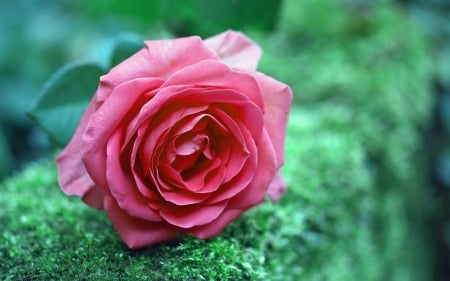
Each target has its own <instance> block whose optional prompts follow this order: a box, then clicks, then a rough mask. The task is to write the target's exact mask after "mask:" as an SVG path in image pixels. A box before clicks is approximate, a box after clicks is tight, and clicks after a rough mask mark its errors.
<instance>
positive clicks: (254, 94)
mask: <svg viewBox="0 0 450 281" xmlns="http://www.w3.org/2000/svg"><path fill="white" fill-rule="evenodd" d="M178 85H196V86H208V87H214V88H220V89H226V90H227V91H233V90H234V91H236V92H238V93H240V94H242V95H245V96H247V98H248V99H250V100H251V101H252V102H253V103H255V104H256V105H257V106H258V107H259V108H260V109H261V110H263V109H264V102H263V99H262V95H261V91H260V88H259V86H258V84H257V83H256V81H255V79H254V78H253V76H252V75H250V74H247V73H245V72H241V71H236V70H233V69H231V68H229V67H228V66H226V65H225V64H223V63H221V62H219V61H216V60H204V61H201V62H198V63H196V64H193V65H191V66H187V67H185V68H183V69H180V70H179V71H177V72H175V73H173V74H172V75H171V76H169V77H168V78H167V80H166V81H165V83H164V84H163V85H162V86H161V87H162V88H164V89H166V88H168V87H170V86H178ZM217 94H220V93H217ZM214 98H219V97H218V96H215V97H214ZM193 100H195V101H197V100H196V99H193Z"/></svg>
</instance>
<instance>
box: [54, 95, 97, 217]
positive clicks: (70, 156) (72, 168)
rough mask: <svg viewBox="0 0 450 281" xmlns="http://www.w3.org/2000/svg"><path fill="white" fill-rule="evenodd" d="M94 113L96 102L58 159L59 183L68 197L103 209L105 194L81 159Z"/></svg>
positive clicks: (88, 110) (92, 103) (91, 104)
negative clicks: (90, 175) (86, 134)
mask: <svg viewBox="0 0 450 281" xmlns="http://www.w3.org/2000/svg"><path fill="white" fill-rule="evenodd" d="M93 112H94V102H91V103H90V105H89V107H88V108H87V110H86V111H85V113H84V115H83V117H82V118H81V121H80V124H79V125H78V128H77V130H76V131H75V134H74V135H73V137H72V139H71V140H70V142H69V144H68V145H67V146H66V147H65V148H64V150H63V151H62V152H61V153H60V154H59V155H58V157H57V158H56V163H57V166H58V181H59V185H60V186H61V188H62V190H63V191H64V192H65V193H66V194H67V195H79V196H81V197H82V198H83V201H84V202H85V203H86V204H88V205H89V206H91V207H92V208H95V209H98V210H101V209H103V192H102V191H101V190H100V189H99V188H98V187H97V186H96V185H95V183H94V182H93V181H92V179H91V178H90V177H89V175H88V173H87V172H86V169H85V167H84V165H83V162H82V159H81V153H80V152H81V146H82V144H81V135H82V134H83V131H84V129H85V128H86V126H87V123H88V120H89V118H90V116H91V115H92V113H93Z"/></svg>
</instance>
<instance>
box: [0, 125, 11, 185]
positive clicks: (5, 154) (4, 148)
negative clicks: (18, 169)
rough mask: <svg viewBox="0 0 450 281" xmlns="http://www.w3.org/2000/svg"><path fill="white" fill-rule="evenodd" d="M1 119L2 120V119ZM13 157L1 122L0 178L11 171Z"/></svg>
mask: <svg viewBox="0 0 450 281" xmlns="http://www.w3.org/2000/svg"><path fill="white" fill-rule="evenodd" d="M0 121H1V120H0ZM12 164H13V159H12V155H11V150H10V148H9V144H8V139H7V138H6V136H5V132H4V129H3V128H2V124H1V122H0V179H1V178H2V177H3V176H5V175H7V174H8V173H9V172H11V170H12V167H13V165H12Z"/></svg>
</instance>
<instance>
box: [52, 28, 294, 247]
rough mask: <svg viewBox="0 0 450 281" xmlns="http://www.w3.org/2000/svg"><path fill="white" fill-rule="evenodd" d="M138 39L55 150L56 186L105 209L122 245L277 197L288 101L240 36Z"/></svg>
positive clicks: (213, 223) (203, 226) (197, 231)
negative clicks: (61, 147)
mask: <svg viewBox="0 0 450 281" xmlns="http://www.w3.org/2000/svg"><path fill="white" fill-rule="evenodd" d="M145 43H146V47H145V48H144V49H142V50H140V51H139V52H137V53H136V54H134V55H133V56H132V57H130V58H129V59H127V60H125V61H124V62H122V63H121V64H119V65H117V66H116V67H114V68H113V69H111V71H110V72H109V73H108V74H106V75H104V76H102V77H101V78H100V84H99V86H98V89H97V92H96V93H95V95H94V97H93V99H92V101H91V103H90V105H89V107H88V109H87V110H86V112H85V113H84V115H83V117H82V119H81V122H80V124H79V127H78V129H77V130H76V132H75V134H74V136H73V138H72V140H71V141H70V143H69V144H68V145H67V147H66V148H65V149H64V150H63V151H62V152H61V154H60V155H59V156H58V158H57V164H58V170H59V182H60V185H61V187H62V189H63V191H64V192H65V193H66V194H69V195H73V194H76V195H79V196H81V197H82V199H83V201H84V202H85V203H86V204H88V205H89V206H91V207H93V208H95V209H99V210H102V209H104V210H106V213H107V214H108V217H109V219H110V220H111V222H112V224H113V226H114V227H115V228H116V230H117V231H118V233H119V234H120V236H121V237H122V239H123V240H124V241H125V243H126V244H127V245H128V246H129V247H130V248H140V247H144V246H147V245H151V244H154V243H158V242H161V241H165V240H170V239H173V238H176V237H177V236H178V234H179V233H180V232H182V233H190V234H192V235H194V236H196V237H199V238H209V237H212V236H215V235H217V234H218V233H219V232H220V231H221V230H222V229H223V228H224V227H225V226H226V225H228V224H229V223H230V222H232V221H233V220H234V219H236V218H237V217H238V216H240V215H241V214H242V213H243V212H244V211H246V210H247V209H249V208H250V207H252V206H255V205H257V204H259V203H261V202H262V201H264V196H265V195H266V194H268V195H269V196H270V197H271V198H272V199H273V200H277V199H278V198H279V197H280V195H281V194H282V193H283V192H284V190H285V186H284V183H283V181H282V179H281V176H280V172H279V169H280V167H281V165H282V164H283V161H284V141H285V134H286V122H287V116H288V112H289V108H290V105H291V101H292V92H291V90H290V88H289V87H288V86H286V85H285V84H283V83H280V82H278V81H276V80H274V79H272V78H270V77H268V76H265V75H264V74H262V73H259V72H257V71H256V66H257V64H258V60H259V57H260V55H261V50H260V48H259V47H258V46H257V45H255V44H254V43H253V42H251V41H250V40H249V39H248V38H247V37H246V36H245V35H243V34H242V33H239V32H234V31H227V32H224V33H222V34H219V35H216V36H214V37H211V38H209V39H206V40H204V41H202V40H201V39H200V38H199V37H196V36H194V37H186V38H179V39H173V40H161V41H147V42H145Z"/></svg>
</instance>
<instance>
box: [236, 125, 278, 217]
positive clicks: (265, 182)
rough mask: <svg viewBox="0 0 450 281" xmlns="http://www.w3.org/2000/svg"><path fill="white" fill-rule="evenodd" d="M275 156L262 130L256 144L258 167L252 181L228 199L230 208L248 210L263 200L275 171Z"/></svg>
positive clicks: (268, 139) (266, 134)
mask: <svg viewBox="0 0 450 281" xmlns="http://www.w3.org/2000/svg"><path fill="white" fill-rule="evenodd" d="M276 162H277V160H276V155H275V151H274V149H273V145H272V143H271V141H270V138H269V135H268V133H267V131H266V130H264V132H263V134H262V136H261V140H260V142H259V143H258V167H257V169H256V172H255V175H254V177H253V181H252V182H251V183H250V184H249V185H248V186H247V187H246V188H245V189H244V190H242V191H241V192H240V193H239V194H237V195H236V196H234V197H233V198H231V199H230V206H232V207H233V208H236V209H243V210H245V209H248V208H250V207H252V206H254V205H256V204H258V203H260V202H261V201H262V200H263V199H264V195H265V194H266V193H267V190H268V188H269V184H270V183H271V182H272V179H273V176H274V174H275V172H276V171H277V168H276V164H277V163H276Z"/></svg>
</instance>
